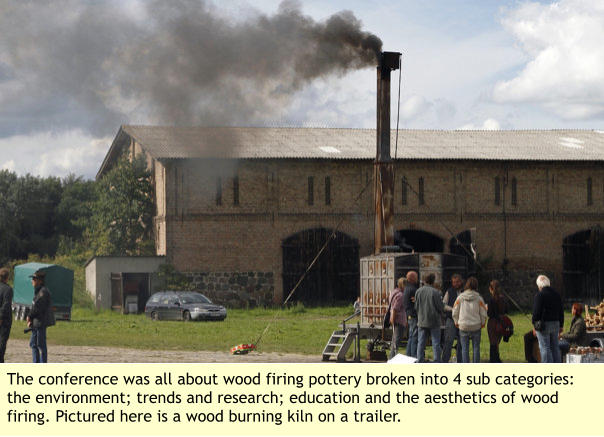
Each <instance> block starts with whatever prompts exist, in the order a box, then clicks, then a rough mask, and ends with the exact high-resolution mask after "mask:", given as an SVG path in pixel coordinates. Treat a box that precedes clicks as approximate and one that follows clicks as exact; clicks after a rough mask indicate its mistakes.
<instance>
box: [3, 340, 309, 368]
mask: <svg viewBox="0 0 604 437" xmlns="http://www.w3.org/2000/svg"><path fill="white" fill-rule="evenodd" d="M4 359H5V361H6V362H7V363H31V349H30V348H29V343H28V341H26V340H13V339H10V340H9V341H8V345H7V348H6V354H5V357H4ZM48 361H49V362H53V363H319V362H321V356H320V355H316V356H314V355H301V354H279V353H275V352H271V353H259V352H251V353H249V354H247V355H231V354H230V353H229V352H227V351H224V352H210V351H169V350H163V351H162V350H159V351H157V350H144V349H125V348H115V347H101V346H60V345H54V344H49V345H48Z"/></svg>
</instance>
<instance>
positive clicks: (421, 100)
mask: <svg viewBox="0 0 604 437" xmlns="http://www.w3.org/2000/svg"><path fill="white" fill-rule="evenodd" d="M431 106H432V104H431V103H429V102H428V101H427V100H426V98H425V97H423V96H418V95H414V96H410V97H409V98H407V99H405V100H404V101H403V102H402V103H401V118H403V119H405V120H410V119H412V118H415V117H417V116H418V115H419V114H422V113H424V112H426V111H427V110H429V109H430V107H431Z"/></svg>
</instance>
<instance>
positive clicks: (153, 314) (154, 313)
mask: <svg viewBox="0 0 604 437" xmlns="http://www.w3.org/2000/svg"><path fill="white" fill-rule="evenodd" d="M151 320H159V316H158V315H157V313H156V312H155V311H153V312H152V313H151Z"/></svg>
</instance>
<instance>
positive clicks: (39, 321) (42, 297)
mask: <svg viewBox="0 0 604 437" xmlns="http://www.w3.org/2000/svg"><path fill="white" fill-rule="evenodd" d="M45 277H46V273H45V272H44V271H42V270H38V271H37V272H36V273H34V274H33V276H31V282H32V285H33V286H34V301H33V304H32V307H31V311H30V313H29V315H28V316H27V326H28V327H29V328H31V338H30V340H29V346H30V347H31V352H32V358H33V362H34V363H46V362H47V355H48V354H47V349H46V326H47V324H48V319H49V312H50V311H52V309H51V306H50V305H51V301H50V292H49V291H48V288H46V287H45V286H44V279H45Z"/></svg>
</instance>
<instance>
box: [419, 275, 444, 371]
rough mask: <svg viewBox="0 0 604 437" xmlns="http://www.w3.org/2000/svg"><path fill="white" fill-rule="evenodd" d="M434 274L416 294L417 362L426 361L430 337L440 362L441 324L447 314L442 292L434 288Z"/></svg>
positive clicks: (436, 357)
mask: <svg viewBox="0 0 604 437" xmlns="http://www.w3.org/2000/svg"><path fill="white" fill-rule="evenodd" d="M434 280H435V277H434V273H430V274H428V275H427V276H426V280H425V281H426V284H425V285H424V286H423V287H420V288H419V289H418V290H417V291H416V292H415V310H416V311H417V328H418V340H417V361H418V362H420V363H423V362H424V361H425V351H426V343H427V340H428V336H430V337H432V351H433V352H434V362H435V363H438V362H440V358H441V349H440V323H441V319H442V316H443V314H444V312H445V306H444V304H443V301H442V297H441V296H442V295H441V294H440V291H439V290H437V289H436V288H434Z"/></svg>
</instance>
